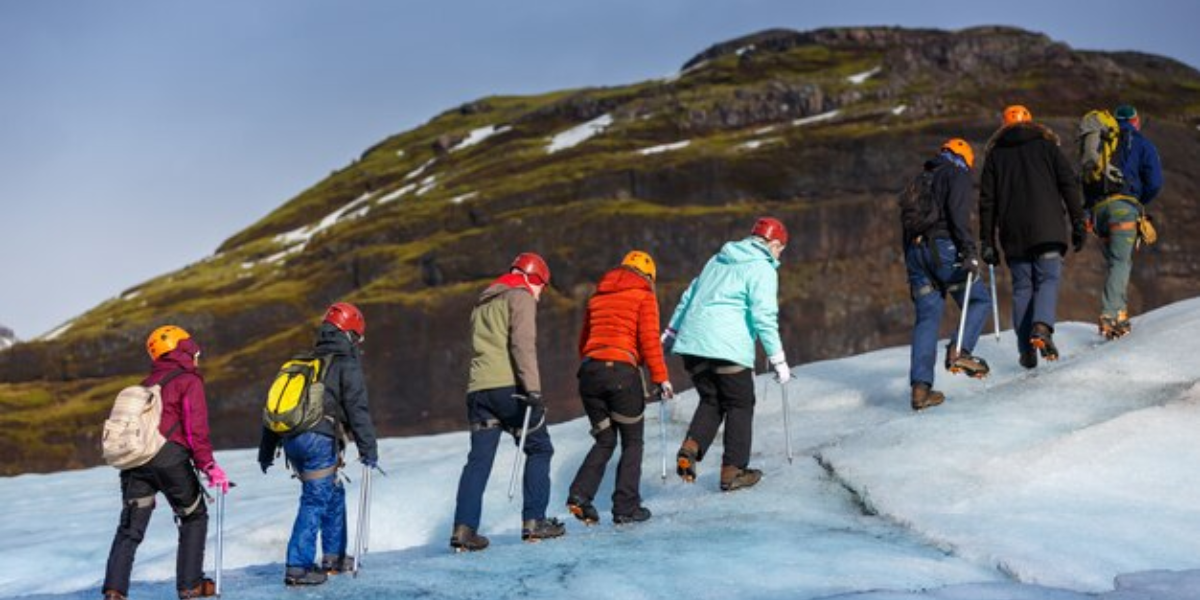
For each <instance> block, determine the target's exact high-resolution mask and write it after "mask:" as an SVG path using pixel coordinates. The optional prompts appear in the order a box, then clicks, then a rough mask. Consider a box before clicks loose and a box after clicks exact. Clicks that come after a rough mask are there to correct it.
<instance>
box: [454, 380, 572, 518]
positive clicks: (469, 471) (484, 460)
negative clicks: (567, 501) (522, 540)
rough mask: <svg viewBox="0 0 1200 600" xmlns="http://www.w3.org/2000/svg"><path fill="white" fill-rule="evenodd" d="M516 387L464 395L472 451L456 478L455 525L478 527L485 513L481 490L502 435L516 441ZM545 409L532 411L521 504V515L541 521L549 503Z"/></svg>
mask: <svg viewBox="0 0 1200 600" xmlns="http://www.w3.org/2000/svg"><path fill="white" fill-rule="evenodd" d="M516 391H517V390H516V388H514V387H503V388H495V389H490V390H480V391H478V392H471V393H470V394H467V421H468V422H469V423H470V425H471V451H470V453H468V454H467V464H466V465H464V466H463V470H462V477H460V478H459V480H458V500H457V502H458V505H457V507H456V508H455V510H454V524H455V525H456V526H457V525H466V526H468V527H470V528H471V529H476V530H478V529H479V520H480V517H481V514H482V513H483V491H484V490H485V489H486V488H487V482H488V477H489V476H490V475H491V474H492V463H494V462H495V461H496V449H497V448H498V447H499V445H500V437H501V435H502V434H503V433H504V432H505V431H508V432H509V433H511V434H512V436H513V442H514V443H515V442H517V441H518V439H519V438H518V437H517V436H518V435H520V432H521V426H522V425H523V424H524V420H525V405H524V404H522V403H521V402H518V401H517V400H516V399H515V398H513V394H515V393H516ZM544 419H545V412H544V411H542V410H538V409H534V411H533V414H532V416H530V419H529V429H530V430H531V431H530V432H529V434H528V435H527V436H526V437H525V456H526V461H525V479H524V484H523V487H522V497H523V498H524V507H523V508H522V509H521V518H522V519H523V520H529V519H544V518H546V506H547V505H548V504H550V457H552V456H554V445H553V444H551V443H550V432H549V431H548V430H547V429H546V424H545V422H544Z"/></svg>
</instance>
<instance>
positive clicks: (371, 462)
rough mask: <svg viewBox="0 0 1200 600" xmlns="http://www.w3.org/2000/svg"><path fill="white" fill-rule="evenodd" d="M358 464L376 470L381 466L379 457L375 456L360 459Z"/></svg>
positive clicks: (365, 456) (369, 455)
mask: <svg viewBox="0 0 1200 600" xmlns="http://www.w3.org/2000/svg"><path fill="white" fill-rule="evenodd" d="M358 462H360V463H362V464H364V465H366V467H367V468H368V469H374V468H375V467H377V466H379V457H378V456H375V455H373V454H366V455H363V456H360V457H358Z"/></svg>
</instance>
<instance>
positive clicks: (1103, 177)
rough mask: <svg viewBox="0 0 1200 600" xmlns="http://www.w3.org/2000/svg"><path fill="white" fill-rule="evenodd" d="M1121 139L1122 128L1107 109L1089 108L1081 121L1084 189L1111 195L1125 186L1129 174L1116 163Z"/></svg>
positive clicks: (1080, 138) (1081, 171) (1080, 151)
mask: <svg viewBox="0 0 1200 600" xmlns="http://www.w3.org/2000/svg"><path fill="white" fill-rule="evenodd" d="M1120 141H1121V127H1120V126H1119V125H1117V119H1116V117H1113V115H1112V113H1110V112H1108V111H1107V110H1093V111H1089V112H1088V113H1087V114H1086V115H1083V118H1082V119H1080V120H1079V172H1080V176H1081V178H1082V180H1083V188H1084V191H1085V192H1087V193H1088V195H1090V196H1107V195H1110V194H1116V193H1119V192H1121V191H1122V190H1124V189H1125V174H1124V173H1123V172H1122V171H1121V167H1120V166H1119V165H1115V164H1113V163H1112V158H1113V155H1114V154H1116V152H1117V145H1118V144H1119V143H1120Z"/></svg>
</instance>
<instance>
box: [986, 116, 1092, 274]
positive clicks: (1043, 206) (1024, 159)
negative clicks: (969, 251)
mask: <svg viewBox="0 0 1200 600" xmlns="http://www.w3.org/2000/svg"><path fill="white" fill-rule="evenodd" d="M1082 204H1083V199H1082V195H1081V192H1080V186H1079V177H1078V176H1077V175H1076V173H1075V170H1074V169H1073V168H1072V167H1071V163H1069V162H1068V161H1067V157H1066V156H1063V153H1062V150H1061V149H1060V148H1059V141H1058V136H1057V135H1055V134H1054V132H1053V131H1050V129H1048V128H1046V127H1045V126H1043V125H1040V124H1037V123H1019V124H1017V125H1013V126H1011V127H1007V128H1004V129H1001V130H1000V131H998V132H996V135H995V136H993V138H992V141H991V142H989V143H988V150H987V158H986V159H985V162H984V164H983V175H982V177H981V178H980V190H979V239H980V240H982V242H983V244H985V245H993V246H994V245H995V240H996V234H997V233H999V239H1000V247H1001V248H1003V249H1004V254H1005V256H1006V257H1007V258H1009V259H1013V258H1017V259H1032V258H1036V257H1037V256H1038V255H1040V254H1042V253H1045V252H1049V251H1058V252H1059V253H1061V254H1066V251H1067V242H1068V240H1069V239H1070V238H1069V237H1068V235H1069V233H1068V231H1069V229H1068V227H1069V225H1070V223H1074V222H1076V221H1077V220H1080V219H1082V218H1083V207H1082ZM1068 219H1069V220H1068Z"/></svg>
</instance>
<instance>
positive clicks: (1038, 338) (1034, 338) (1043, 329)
mask: <svg viewBox="0 0 1200 600" xmlns="http://www.w3.org/2000/svg"><path fill="white" fill-rule="evenodd" d="M1029 345H1030V346H1033V347H1034V348H1036V349H1037V351H1038V353H1040V354H1041V355H1042V358H1044V359H1046V360H1049V361H1055V360H1058V346H1055V345H1054V332H1052V331H1050V326H1049V325H1047V324H1045V323H1034V324H1033V333H1032V334H1030V335H1029Z"/></svg>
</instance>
